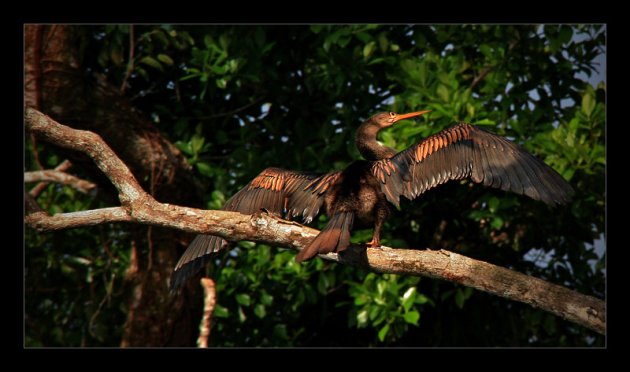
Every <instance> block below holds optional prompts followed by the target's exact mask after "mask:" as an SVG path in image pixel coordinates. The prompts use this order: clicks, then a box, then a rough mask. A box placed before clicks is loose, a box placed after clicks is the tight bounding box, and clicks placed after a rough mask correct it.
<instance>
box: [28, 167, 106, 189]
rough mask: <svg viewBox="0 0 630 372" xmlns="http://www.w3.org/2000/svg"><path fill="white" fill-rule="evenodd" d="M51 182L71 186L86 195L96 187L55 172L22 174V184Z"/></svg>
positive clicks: (87, 182) (43, 171)
mask: <svg viewBox="0 0 630 372" xmlns="http://www.w3.org/2000/svg"><path fill="white" fill-rule="evenodd" d="M39 181H53V182H57V183H61V184H64V185H68V186H71V187H73V188H75V189H77V190H78V191H80V192H82V193H84V194H87V193H89V192H90V190H92V189H94V188H95V187H96V184H94V183H92V182H90V181H86V180H82V179H80V178H78V177H75V176H73V175H71V174H68V173H65V172H59V171H56V170H41V171H33V172H26V173H24V182H26V183H30V182H39Z"/></svg>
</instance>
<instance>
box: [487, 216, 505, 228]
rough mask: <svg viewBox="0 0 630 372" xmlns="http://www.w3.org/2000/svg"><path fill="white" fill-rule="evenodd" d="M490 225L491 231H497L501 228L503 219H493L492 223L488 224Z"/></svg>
mask: <svg viewBox="0 0 630 372" xmlns="http://www.w3.org/2000/svg"><path fill="white" fill-rule="evenodd" d="M490 225H491V226H492V228H493V229H495V230H499V229H500V228H501V227H503V219H502V218H501V217H498V216H497V217H494V218H493V219H492V222H490Z"/></svg>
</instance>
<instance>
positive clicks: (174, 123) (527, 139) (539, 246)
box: [26, 25, 606, 346]
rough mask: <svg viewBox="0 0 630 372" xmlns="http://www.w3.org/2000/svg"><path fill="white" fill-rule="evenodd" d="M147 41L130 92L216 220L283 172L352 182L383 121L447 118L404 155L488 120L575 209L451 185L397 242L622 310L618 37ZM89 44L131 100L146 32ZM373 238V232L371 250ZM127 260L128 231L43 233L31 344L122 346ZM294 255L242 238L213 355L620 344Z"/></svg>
mask: <svg viewBox="0 0 630 372" xmlns="http://www.w3.org/2000/svg"><path fill="white" fill-rule="evenodd" d="M133 28H134V35H135V39H134V40H135V54H134V57H133V61H131V63H132V64H131V67H132V69H131V74H130V75H129V77H128V79H127V81H126V84H127V86H126V90H125V94H126V95H127V96H129V97H130V98H132V99H133V101H134V104H135V105H136V106H137V107H138V108H140V109H141V110H143V111H144V112H145V113H146V114H147V115H149V116H150V117H151V118H152V119H153V121H154V123H155V125H156V126H158V127H159V128H160V130H161V131H163V133H164V134H165V135H166V136H167V137H168V138H170V139H171V140H172V141H173V142H174V143H176V144H177V146H178V147H179V148H180V149H181V150H182V151H183V152H184V153H185V154H186V156H187V157H188V159H189V161H190V162H191V164H193V165H194V166H195V169H196V171H197V172H198V177H199V178H200V179H201V180H203V182H204V183H205V184H206V185H207V190H208V192H207V195H208V200H207V207H208V208H219V207H220V206H221V204H222V202H223V201H224V200H225V198H226V196H229V195H231V194H233V193H234V192H236V191H237V190H238V189H239V188H240V187H242V186H243V185H244V184H245V183H246V182H248V181H249V180H250V179H251V178H252V177H254V176H255V175H256V174H257V173H258V172H260V171H261V170H262V169H263V168H265V167H267V166H279V167H284V168H290V169H300V170H310V171H329V170H331V169H332V168H334V169H340V168H342V167H344V166H345V165H347V164H348V163H349V162H350V161H352V160H353V159H357V158H359V154H358V152H357V150H356V149H355V148H354V141H353V135H354V130H355V129H356V127H358V125H359V124H360V122H361V121H362V120H363V119H365V118H367V117H368V116H370V115H372V114H373V113H375V112H377V111H379V110H382V111H389V110H393V111H396V112H407V111H412V110H418V109H431V110H432V112H431V113H430V114H429V115H427V116H425V117H423V118H422V119H420V120H419V122H417V123H415V124H412V123H410V122H407V123H402V124H400V125H398V126H395V127H394V128H392V129H390V130H388V131H387V132H386V133H384V134H383V135H382V137H381V138H382V141H383V142H384V143H385V144H387V145H389V146H392V147H395V148H398V149H404V148H405V147H407V146H409V145H411V144H413V143H414V142H416V141H418V140H420V139H421V138H423V137H425V136H427V135H430V134H432V133H435V132H436V131H438V130H441V129H443V128H445V127H447V126H449V125H451V124H453V122H455V121H460V120H461V121H467V122H471V123H474V124H477V125H482V126H484V127H485V128H487V129H490V130H492V131H494V132H496V133H498V134H500V135H503V136H507V137H508V138H510V139H512V140H514V141H516V142H517V143H519V144H521V145H523V146H524V147H525V148H527V149H528V150H529V151H531V152H532V153H534V154H536V155H537V156H539V157H541V158H542V159H544V160H545V162H546V163H547V164H549V165H551V166H552V167H554V168H555V169H556V170H557V171H558V172H560V173H561V174H562V175H563V176H564V177H565V178H566V179H567V180H569V181H570V182H571V184H572V185H573V186H574V188H575V190H576V195H575V198H574V201H573V203H572V204H571V205H570V206H568V207H559V208H556V209H553V210H552V209H550V208H548V207H547V206H545V205H543V204H542V203H539V202H536V201H532V200H529V199H526V198H523V197H521V196H517V195H513V194H507V193H504V192H502V191H498V190H493V189H487V188H483V187H481V186H476V185H475V186H472V185H471V184H470V183H469V182H465V181H462V182H452V183H449V184H447V185H444V186H442V187H439V188H436V189H433V190H430V191H429V192H427V193H426V194H425V195H424V196H423V197H421V198H420V199H418V200H415V201H413V202H403V205H402V208H401V210H400V211H398V212H396V213H394V215H393V217H392V218H391V219H390V220H389V221H388V222H387V224H386V226H385V228H384V231H383V238H382V239H383V243H384V244H386V245H390V246H400V247H417V248H426V247H430V248H447V249H451V250H455V251H457V252H460V253H462V254H465V255H469V256H471V257H474V258H478V259H482V260H486V261H489V262H492V263H494V264H497V265H502V266H506V267H510V268H513V269H515V270H518V271H521V272H524V273H527V274H530V275H534V276H536V277H540V278H543V279H545V280H549V281H551V282H554V283H558V284H562V285H565V286H567V287H570V288H574V289H576V290H578V291H580V292H582V293H585V294H588V295H594V296H597V297H600V298H604V286H605V264H604V262H605V258H604V257H603V256H598V255H597V254H596V252H595V249H594V242H595V240H597V239H600V238H601V237H603V236H604V235H603V234H604V207H605V204H604V203H605V199H604V197H605V194H604V190H605V187H604V174H605V165H606V160H605V151H604V133H605V126H604V125H605V124H604V123H605V105H604V102H605V91H606V87H605V85H604V84H603V83H602V84H600V85H599V86H597V87H593V86H591V85H590V84H588V83H587V82H585V81H584V80H582V78H581V77H580V76H581V75H580V74H586V75H590V74H592V73H593V72H594V71H595V70H596V69H597V68H598V66H596V65H595V64H594V62H593V60H594V59H595V57H597V56H598V55H599V54H602V53H603V52H604V51H603V45H604V30H603V29H602V27H601V26H566V25H563V26H556V25H545V26H535V25H531V26H501V25H474V26H459V25H458V26H447V25H441V26H381V25H352V26H328V25H315V26H169V25H161V26H152V25H143V26H133ZM87 30H88V31H89V32H90V34H91V35H92V37H91V38H90V40H89V42H88V46H87V47H86V53H85V56H84V58H85V61H84V63H85V64H86V66H89V67H91V68H93V69H95V70H98V71H102V72H106V74H107V78H108V79H109V80H110V82H112V83H113V84H115V85H117V86H119V85H120V84H122V83H123V81H124V80H125V75H126V74H127V70H128V63H130V61H128V60H127V58H128V57H127V55H128V48H129V35H130V33H129V30H130V28H129V26H101V27H95V28H88V29H87ZM89 51H98V53H88V52H89ZM39 150H40V156H41V157H43V158H46V159H48V162H49V166H51V167H52V166H55V165H56V164H58V159H56V158H54V155H53V154H52V153H48V152H47V151H46V150H45V148H44V147H42V145H41V144H40V145H39ZM26 156H27V165H28V166H29V168H34V166H33V165H32V164H33V159H32V156H31V154H30V152H27V154H26ZM38 200H39V201H40V203H42V204H43V205H44V206H45V208H46V209H47V210H49V211H53V212H54V211H57V210H64V211H70V210H79V209H85V208H88V207H94V206H96V205H97V204H99V203H97V202H96V201H94V200H92V199H91V197H89V196H88V197H83V196H79V195H75V194H74V193H73V191H72V190H69V189H68V188H65V187H57V186H49V187H48V189H47V190H46V191H45V192H44V193H43V194H42V196H40V198H39V199H38ZM43 201H45V202H43ZM324 222H325V218H324V217H321V218H320V219H319V220H318V221H316V223H315V225H317V226H319V227H320V228H321V227H322V226H323V224H324ZM369 234H370V231H368V230H359V231H355V233H354V234H353V241H355V242H359V241H366V240H368V239H369ZM61 239H63V240H64V242H60V241H59V240H61ZM129 251H130V242H129V239H128V237H126V236H125V234H123V233H122V232H121V231H120V230H119V229H118V227H117V226H107V227H102V228H98V229H82V230H75V231H68V232H62V233H55V234H46V235H41V234H36V233H34V232H32V231H27V236H26V267H27V270H28V271H27V278H26V295H27V298H26V316H27V322H26V333H27V338H26V343H27V345H46V346H52V345H110V346H111V345H117V343H118V342H119V341H118V340H119V339H118V338H119V336H120V334H121V331H120V330H121V329H122V326H123V324H124V312H125V298H124V296H122V295H121V294H120V293H119V292H117V290H118V288H119V279H120V278H121V276H122V275H124V270H125V269H126V266H127V265H128V263H129V259H128V256H129ZM293 257H294V253H293V252H290V251H285V250H280V249H277V248H271V247H268V246H264V245H256V244H253V243H248V242H241V243H239V244H238V246H237V248H236V249H235V250H233V251H231V252H229V253H226V254H224V255H222V256H220V257H217V258H216V260H215V262H214V264H213V265H210V266H209V268H208V274H209V275H211V276H212V277H213V278H215V280H216V282H217V299H218V301H217V309H216V312H215V314H214V328H213V332H212V335H211V338H210V342H211V345H214V346H335V345H345V346H368V345H369V346H378V345H393V346H589V345H603V343H604V339H603V337H602V336H599V335H597V334H594V333H593V332H590V331H588V330H585V329H583V328H580V327H578V326H576V325H574V324H571V323H569V322H566V321H564V320H562V319H558V318H556V317H554V316H551V315H549V314H547V313H544V312H542V311H539V310H536V309H533V308H531V307H529V306H526V305H522V304H517V303H511V302H509V301H506V300H503V299H500V298H497V297H494V296H490V295H488V294H485V293H481V292H476V291H474V290H472V289H470V288H464V287H460V286H457V285H454V284H451V283H447V282H440V281H435V280H431V279H420V278H415V277H400V276H395V275H381V274H374V273H368V272H363V271H361V270H357V269H355V268H350V267H345V266H342V265H335V264H330V263H326V262H323V261H321V260H319V259H316V260H314V261H312V262H309V263H306V264H302V265H299V264H296V263H295V262H294V260H293ZM536 257H542V259H535V258H536ZM103 329H106V330H107V332H103V331H102V330H103ZM44 330H46V331H45V332H44Z"/></svg>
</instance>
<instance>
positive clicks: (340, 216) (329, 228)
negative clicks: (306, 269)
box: [295, 212, 354, 262]
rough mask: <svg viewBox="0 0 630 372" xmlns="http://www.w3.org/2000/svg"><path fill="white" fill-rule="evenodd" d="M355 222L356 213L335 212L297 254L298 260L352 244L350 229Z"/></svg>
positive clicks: (340, 249) (339, 249)
mask: <svg viewBox="0 0 630 372" xmlns="http://www.w3.org/2000/svg"><path fill="white" fill-rule="evenodd" d="M353 223H354V213H352V212H339V213H335V214H334V215H333V216H332V217H331V219H330V221H328V224H327V225H326V227H324V228H323V229H322V231H321V232H320V233H319V235H317V236H316V237H315V239H313V241H312V242H311V243H310V244H309V245H308V246H307V247H306V248H304V249H302V250H301V251H300V252H298V254H297V256H295V260H296V261H297V262H302V261H307V260H310V259H311V258H313V257H315V256H316V255H318V254H325V253H330V252H341V251H343V250H345V249H346V248H348V245H350V230H352V224H353Z"/></svg>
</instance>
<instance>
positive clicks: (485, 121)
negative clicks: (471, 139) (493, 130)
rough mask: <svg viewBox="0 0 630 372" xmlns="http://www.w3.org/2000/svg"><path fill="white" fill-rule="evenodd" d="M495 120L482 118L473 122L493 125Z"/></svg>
mask: <svg viewBox="0 0 630 372" xmlns="http://www.w3.org/2000/svg"><path fill="white" fill-rule="evenodd" d="M495 124H496V122H495V121H492V120H490V119H482V120H479V121H478V122H476V123H475V125H495Z"/></svg>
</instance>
